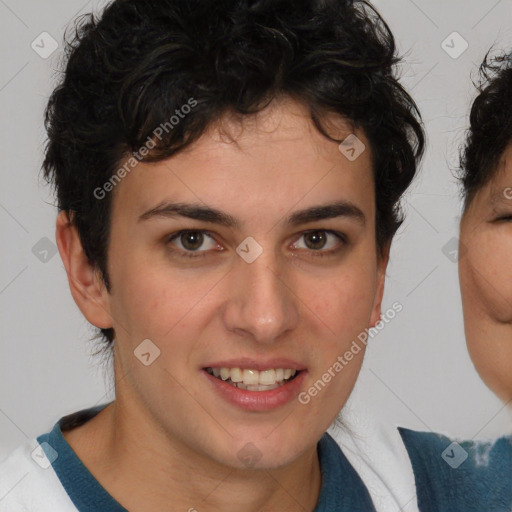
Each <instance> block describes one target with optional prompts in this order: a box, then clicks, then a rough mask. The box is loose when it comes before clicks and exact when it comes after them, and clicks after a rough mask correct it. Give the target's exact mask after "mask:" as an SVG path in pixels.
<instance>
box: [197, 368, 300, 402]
mask: <svg viewBox="0 0 512 512" xmlns="http://www.w3.org/2000/svg"><path fill="white" fill-rule="evenodd" d="M202 372H203V373H204V374H205V375H206V377H207V378H208V380H209V381H210V382H211V384H212V386H213V388H214V389H215V390H216V392H217V393H219V394H220V395H221V396H222V398H224V399H225V400H227V401H228V402H230V403H232V404H234V405H236V406H238V407H240V408H241V409H245V410H246V411H270V410H272V409H277V408H278V407H281V406H283V405H285V404H287V403H288V402H290V401H292V400H293V399H295V398H296V397H297V395H298V394H299V390H300V388H301V386H302V383H303V382H304V379H305V377H306V371H305V370H302V371H300V372H299V373H298V374H297V376H296V377H295V378H294V379H293V380H291V381H289V382H287V383H285V384H283V385H282V386H279V387H278V388H275V389H271V390H269V391H247V390H246V389H239V388H237V387H235V386H233V385H231V384H228V383H227V382H224V381H223V380H221V379H218V378H217V377H214V376H213V375H210V374H209V373H208V372H207V371H206V370H202Z"/></svg>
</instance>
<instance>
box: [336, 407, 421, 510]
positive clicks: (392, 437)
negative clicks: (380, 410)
mask: <svg viewBox="0 0 512 512" xmlns="http://www.w3.org/2000/svg"><path fill="white" fill-rule="evenodd" d="M329 433H330V434H331V435H332V436H333V438H334V439H335V440H336V442H337V443H338V445H339V446H340V448H341V449H342V451H343V453H344V455H345V456H346V457H347V459H348V460H349V461H350V463H351V464H352V466H353V467H354V469H355V470H356V471H357V473H358V474H359V476H360V477H361V479H362V480H363V482H364V484H365V485H366V487H367V489H368V491H369V493H370V495H371V497H372V500H373V503H374V505H375V508H376V510H378V511H379V512H399V511H400V512H417V511H418V508H417V504H416V489H415V480H414V474H413V469H412V465H411V461H410V459H409V457H408V455H407V451H406V449H405V446H404V443H403V441H402V439H401V437H400V434H399V432H398V430H397V428H396V426H394V425H391V424H387V423H384V422H382V421H380V420H379V419H377V418H375V417H374V415H373V414H372V413H371V411H369V410H365V409H362V408H361V407H358V408H352V407H346V408H344V410H343V413H342V416H341V422H338V423H337V424H336V426H332V427H331V428H330V429H329Z"/></svg>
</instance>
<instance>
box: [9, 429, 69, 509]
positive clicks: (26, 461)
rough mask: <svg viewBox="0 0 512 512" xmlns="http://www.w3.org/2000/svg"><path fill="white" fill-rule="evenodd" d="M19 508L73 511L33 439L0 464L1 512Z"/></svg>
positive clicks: (44, 456) (46, 460)
mask: <svg viewBox="0 0 512 512" xmlns="http://www.w3.org/2000/svg"><path fill="white" fill-rule="evenodd" d="M42 438H44V436H43V437H42ZM42 438H40V439H42ZM22 511H23V512H25V511H26V512H28V511H38V512H71V511H76V508H75V507H74V506H73V504H72V502H71V501H70V499H69V497H68V495H67V494H66V492H65V491H64V488H63V487H62V485H61V484H60V481H59V479H58V478H57V475H56V474H55V472H54V471H53V468H52V466H51V460H49V459H48V456H47V455H46V453H45V451H44V449H43V447H42V446H41V444H40V443H39V442H38V441H37V440H36V439H31V440H28V441H26V442H25V443H23V444H22V445H20V446H19V447H18V448H17V449H16V450H14V452H12V453H11V455H9V456H8V457H7V459H5V460H4V461H3V462H2V463H0V512H22Z"/></svg>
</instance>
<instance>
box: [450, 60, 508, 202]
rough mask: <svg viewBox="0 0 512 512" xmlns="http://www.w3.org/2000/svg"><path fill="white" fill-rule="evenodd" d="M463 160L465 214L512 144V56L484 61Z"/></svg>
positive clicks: (461, 171) (462, 177)
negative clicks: (511, 143)
mask: <svg viewBox="0 0 512 512" xmlns="http://www.w3.org/2000/svg"><path fill="white" fill-rule="evenodd" d="M479 76H480V79H479V82H478V83H477V84H476V87H477V90H478V96H477V97H476V98H475V100H474V102H473V105H472V107H471V113H470V116H469V120H470V126H469V129H468V132H467V137H466V144H465V147H464V148H463V149H462V151H461V156H460V181H461V183H462V187H463V196H464V210H466V209H467V207H468V206H469V204H470V203H471V201H472V200H473V198H474V197H475V194H476V193H477V192H478V191H479V190H480V189H481V188H482V187H483V186H484V185H486V184H487V183H489V182H490V181H491V179H492V178H493V177H494V176H495V174H496V172H497V170H498V162H499V160H500V158H501V155H502V154H503V152H504V151H505V149H506V148H507V146H508V145H509V143H510V142H511V141H512V53H509V54H506V53H502V54H500V55H495V56H494V57H491V56H490V52H488V53H487V55H486V56H485V58H484V61H483V62H482V64H481V65H480V69H479Z"/></svg>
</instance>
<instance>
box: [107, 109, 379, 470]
mask: <svg viewBox="0 0 512 512" xmlns="http://www.w3.org/2000/svg"><path fill="white" fill-rule="evenodd" d="M331 124H332V126H331V128H332V130H331V132H333V135H334V136H338V137H339V138H345V137H346V136H347V135H349V134H350V133H351V130H350V129H349V127H348V125H346V124H344V123H342V122H341V121H340V120H336V119H333V120H332V123H331ZM355 133H356V135H357V137H358V138H359V139H360V140H361V141H362V142H363V143H364V144H365V146H366V150H364V151H363V152H362V154H360V155H359V157H358V158H356V159H355V160H353V161H351V160H349V159H348V158H347V157H346V156H344V154H342V153H341V152H340V150H339V149H338V145H337V144H336V143H334V142H332V141H329V140H328V139H327V138H325V137H324V136H322V135H321V134H319V133H318V132H317V130H316V129H315V128H314V126H313V124H312V123H311V121H310V120H309V116H308V113H307V111H306V110H305V109H304V108H303V107H302V106H300V105H299V104H297V103H294V102H292V101H284V100H283V101H281V102H279V103H274V104H272V105H271V106H270V107H268V108H267V109H266V110H265V111H263V112H262V113H260V114H258V115H257V116H256V117H252V118H246V119H245V120H244V121H243V123H242V124H241V123H240V121H237V120H234V119H230V118H224V119H223V120H222V123H220V124H218V125H217V126H215V127H212V128H211V129H210V131H208V132H207V133H205V134H204V135H203V136H202V137H201V138H200V139H199V140H198V141H197V142H196V143H195V144H193V145H192V146H190V147H189V148H188V149H186V150H184V151H182V152H181V153H179V154H178V155H176V156H173V157H171V158H170V159H168V160H166V161H163V162H159V163H156V164H139V165H138V166H137V167H136V169H135V170H133V171H132V172H131V173H130V174H129V175H128V176H126V177H125V178H124V179H123V180H122V182H121V183H120V184H119V185H118V186H117V188H116V190H115V195H114V198H113V211H112V219H111V222H112V224H111V226H112V227H111V238H110V246H109V253H108V258H109V266H108V269H109V276H110V280H111V284H112V288H111V293H110V294H106V293H105V294H104V300H105V308H106V310H108V313H109V315H110V317H111V319H112V321H111V324H112V326H113V327H114V329H115V332H116V343H115V369H116V375H117V376H118V384H117V388H116V396H117V400H118V401H120V403H122V405H123V407H126V408H127V409H130V408H131V409H132V410H137V415H135V414H134V415H133V417H137V418H144V419H143V421H144V422H145V423H146V425H151V426H152V428H153V430H155V431H156V430H157V431H159V432H160V433H163V434H164V435H165V437H166V439H168V440H170V441H171V442H172V443H173V444H174V445H175V446H179V447H180V448H183V449H185V448H186V449H187V450H189V451H193V452H194V453H195V454H197V455H199V456H201V457H203V458H205V460H206V459H208V460H213V461H215V462H217V463H221V464H224V465H227V466H231V467H243V464H245V462H244V457H245V456H246V455H248V456H249V457H251V456H254V457H257V458H261V459H260V461H259V466H260V467H266V468H272V467H278V466H282V465H285V464H287V463H290V462H291V461H293V460H294V459H296V458H297V457H298V456H299V455H300V454H301V453H304V452H305V451H306V450H307V449H308V448H309V449H311V448H312V447H314V446H315V444H316V442H317V441H318V439H319V438H320V437H321V435H322V434H323V432H324V431H325V430H326V429H327V428H328V427H329V425H330V424H331V423H332V421H333V420H334V419H335V417H336V415H337V414H338V413H339V411H340V409H341V408H342V406H343V405H344V403H345V401H346V400H347V398H348V396H349V394H350V392H351V390H352V388H353V386H354V383H355V380H356V378H357V375H358V373H359V370H360V366H361V362H362V359H363V358H362V355H363V353H364V349H362V350H361V351H360V352H359V353H358V354H357V355H355V356H354V357H353V358H352V359H351V360H350V361H347V364H346V365H344V366H343V368H342V369H341V370H339V371H338V372H337V373H334V372H333V371H332V367H333V365H334V364H335V363H336V361H337V360H338V356H343V355H344V354H345V352H346V351H347V350H349V348H350V346H351V344H352V342H353V341H354V340H356V339H357V336H358V334H360V333H361V332H362V331H364V329H365V328H367V327H368V326H370V325H373V324H374V323H375V322H376V321H378V319H379V316H380V301H381V297H382V291H383V281H384V271H385V261H384V260H383V259H379V258H378V256H377V254H378V251H377V247H376V242H375V197H374V185H373V177H372V161H371V154H370V150H369V148H370V145H369V142H368V141H367V140H366V138H365V136H364V134H363V133H361V132H358V131H356V132H355ZM143 340H150V342H148V341H145V342H144V343H145V345H142V346H141V345H140V344H141V342H142V341H143ZM363 348H364V347H363ZM134 353H135V355H134ZM141 353H142V354H145V355H143V357H142V359H143V362H144V363H148V364H143V362H141V360H139V358H138V357H136V355H137V354H139V355H141ZM148 354H149V355H148ZM157 355H158V357H156V356H157ZM154 357H156V358H154ZM329 368H331V372H333V373H334V376H332V375H331V378H330V379H328V378H324V379H323V380H324V381H328V382H323V384H324V385H323V386H317V388H321V389H320V390H318V389H317V391H316V393H315V392H314V391H313V393H312V394H313V395H315V396H311V394H308V396H309V397H310V400H307V397H306V396H305V393H307V391H308V389H309V388H311V387H312V386H313V385H314V384H315V382H316V381H318V380H319V379H322V375H323V374H324V373H325V372H326V371H328V369H329ZM337 368H339V366H338V367H337ZM219 373H220V375H219ZM120 376H123V377H122V378H119V377H120ZM240 380H242V382H239V383H238V384H237V385H236V386H235V385H234V384H235V383H236V382H237V381H240ZM301 393H302V395H300V394H301ZM299 395H300V396H302V400H299V399H298V397H299ZM306 402H307V403H306ZM140 421H142V419H141V420H140Z"/></svg>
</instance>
